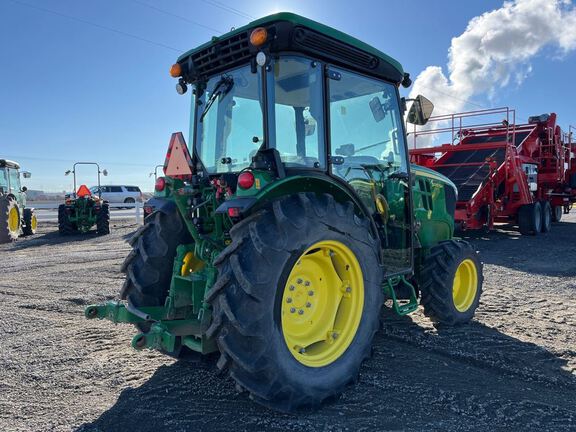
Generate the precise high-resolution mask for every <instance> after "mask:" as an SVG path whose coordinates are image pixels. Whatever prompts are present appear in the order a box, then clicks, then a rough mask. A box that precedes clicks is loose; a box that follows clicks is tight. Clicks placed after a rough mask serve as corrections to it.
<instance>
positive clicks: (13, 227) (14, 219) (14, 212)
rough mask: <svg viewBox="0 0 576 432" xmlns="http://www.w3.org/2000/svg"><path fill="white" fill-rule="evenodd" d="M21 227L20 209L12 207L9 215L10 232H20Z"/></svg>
mask: <svg viewBox="0 0 576 432" xmlns="http://www.w3.org/2000/svg"><path fill="white" fill-rule="evenodd" d="M19 227H20V215H19V214H18V209H17V208H16V207H12V208H11V209H10V212H9V213H8V228H9V229H10V231H18V228H19Z"/></svg>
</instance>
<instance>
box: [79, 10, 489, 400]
mask: <svg viewBox="0 0 576 432" xmlns="http://www.w3.org/2000/svg"><path fill="white" fill-rule="evenodd" d="M171 75H172V76H174V77H177V78H178V84H177V91H178V92H179V93H180V94H182V93H185V92H186V91H187V89H189V88H191V89H192V92H191V93H192V102H193V103H192V107H193V108H192V120H191V123H192V127H191V131H192V132H191V137H190V140H191V141H192V143H193V144H192V145H191V152H190V153H189V151H188V148H187V146H186V143H185V142H184V138H183V136H182V134H180V133H177V134H173V135H172V139H171V142H170V146H169V150H168V154H167V157H166V162H165V165H164V173H165V177H160V178H158V180H157V182H156V194H155V198H154V202H153V206H154V208H155V210H154V212H153V213H152V214H151V215H149V216H148V217H147V218H146V220H145V224H144V225H143V226H142V228H140V229H139V230H138V231H137V232H136V234H135V235H134V237H133V238H132V239H131V242H130V243H131V245H132V247H133V251H132V252H131V253H130V254H129V256H128V257H127V258H126V260H125V262H124V264H123V267H122V270H123V271H124V272H125V273H126V281H125V283H124V286H123V287H122V290H121V293H120V296H121V299H122V300H125V301H119V302H109V303H106V304H102V305H92V306H89V307H87V308H86V310H85V314H86V317H87V318H107V319H109V320H112V321H114V322H127V323H133V324H135V325H136V327H137V328H138V329H139V331H140V333H139V334H137V335H136V336H135V337H134V339H133V341H132V345H133V346H134V347H135V348H137V349H142V348H153V349H158V350H160V351H163V352H165V353H167V354H171V355H177V354H178V353H179V352H180V350H181V349H183V348H186V349H190V350H193V351H197V352H199V353H202V354H208V353H211V352H216V351H218V352H219V354H220V357H219V360H218V362H217V367H218V368H220V369H222V370H224V371H227V372H228V374H229V375H230V376H231V377H232V378H233V379H234V380H235V381H236V382H237V383H238V386H239V388H241V389H244V390H246V391H248V392H249V393H250V395H251V397H252V398H253V399H254V400H256V401H258V402H259V403H262V404H264V405H267V406H270V407H273V408H275V409H279V410H286V411H287V410H292V409H296V408H298V407H301V406H317V405H318V404H320V403H321V402H323V401H325V400H329V399H332V398H333V397H335V396H337V395H338V394H339V393H340V392H342V391H343V389H344V387H345V386H346V385H347V384H348V383H350V382H353V381H354V380H355V378H356V376H357V374H358V371H359V369H360V366H361V364H362V361H363V360H364V359H366V358H367V357H368V356H369V355H370V352H371V344H372V339H373V336H374V334H375V332H376V331H377V329H378V326H379V319H380V310H381V307H382V306H383V305H384V304H385V303H386V304H388V305H390V306H391V307H392V308H393V309H394V310H395V311H396V312H397V313H398V314H400V315H404V314H407V313H410V312H412V311H414V310H416V309H417V307H418V304H422V306H423V309H424V312H425V313H426V314H427V315H428V316H429V317H430V318H431V319H432V320H433V321H435V322H437V323H441V324H447V325H454V324H461V323H466V322H468V321H469V320H470V319H471V318H472V317H473V315H474V312H475V310H476V308H477V307H478V303H479V299H480V294H481V290H482V280H483V276H482V264H481V262H480V260H479V258H478V255H477V253H476V252H475V250H474V249H472V247H471V246H470V245H469V244H468V243H466V242H464V241H461V240H456V239H454V238H453V230H454V220H453V214H454V207H455V202H456V188H455V186H454V185H453V184H452V183H451V182H450V181H449V180H448V179H446V178H445V177H443V176H441V175H440V174H438V173H435V172H433V171H430V170H428V169H425V168H421V167H416V166H410V165H409V161H408V151H407V146H406V135H405V127H404V123H403V115H404V111H405V108H404V107H405V102H406V101H405V100H403V99H401V98H400V96H399V92H398V89H399V86H400V85H404V86H409V85H410V79H409V76H408V74H405V73H404V72H403V70H402V67H401V65H400V64H399V63H398V62H396V61H395V60H393V59H392V58H390V57H388V56H387V55H385V54H383V53H381V52H380V51H378V50H376V49H374V48H372V47H370V46H368V45H366V44H364V43H362V42H360V41H358V40H356V39H354V38H352V37H350V36H348V35H346V34H343V33H341V32H339V31H336V30H334V29H332V28H329V27H326V26H324V25H321V24H319V23H316V22H314V21H310V20H308V19H306V18H303V17H300V16H297V15H293V14H288V13H281V14H277V15H272V16H269V17H266V18H262V19H260V20H257V21H255V22H253V23H251V24H249V25H247V26H245V27H242V28H240V29H237V30H234V31H232V32H230V33H228V34H225V35H223V36H221V37H217V38H214V39H212V40H211V41H210V42H209V43H207V44H205V45H202V46H200V47H198V48H196V49H193V50H191V51H189V52H187V53H185V54H183V55H182V56H181V57H180V58H179V59H178V61H177V63H176V64H175V65H174V66H172V68H171ZM432 108H433V107H432V105H431V103H430V102H429V101H427V100H426V99H425V98H423V97H420V96H419V97H418V98H416V100H414V101H413V104H412V106H411V108H410V110H409V112H408V114H407V117H408V120H409V121H411V122H414V123H416V124H424V123H425V122H426V121H427V119H428V117H429V116H430V115H431V111H432Z"/></svg>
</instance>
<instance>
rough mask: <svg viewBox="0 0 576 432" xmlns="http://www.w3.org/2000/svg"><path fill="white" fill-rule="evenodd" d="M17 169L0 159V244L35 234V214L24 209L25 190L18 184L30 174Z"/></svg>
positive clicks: (12, 164)
mask: <svg viewBox="0 0 576 432" xmlns="http://www.w3.org/2000/svg"><path fill="white" fill-rule="evenodd" d="M19 169H20V165H18V164H17V163H16V162H13V161H9V160H6V159H0V243H9V242H11V241H14V240H16V239H17V238H18V237H19V236H20V234H23V235H31V234H35V233H36V227H37V225H38V222H37V220H36V214H35V213H34V209H33V208H30V207H26V191H27V188H26V186H21V184H20V176H21V175H22V177H24V178H30V176H31V174H30V173H29V172H27V171H22V172H20V171H19Z"/></svg>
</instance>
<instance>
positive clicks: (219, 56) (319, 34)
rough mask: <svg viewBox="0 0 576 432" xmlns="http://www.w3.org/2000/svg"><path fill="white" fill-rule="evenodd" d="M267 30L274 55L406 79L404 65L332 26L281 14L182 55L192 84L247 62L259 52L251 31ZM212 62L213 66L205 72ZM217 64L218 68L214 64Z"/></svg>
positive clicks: (393, 79) (254, 22)
mask: <svg viewBox="0 0 576 432" xmlns="http://www.w3.org/2000/svg"><path fill="white" fill-rule="evenodd" d="M256 27H265V28H267V30H269V33H271V36H272V37H271V39H272V40H271V41H270V43H269V44H268V48H267V49H269V50H270V51H271V52H277V51H299V52H300V51H301V52H304V53H308V54H311V55H314V56H315V57H318V58H320V59H323V60H326V61H328V62H331V63H335V64H344V65H345V66H349V67H352V68H353V69H359V70H363V71H364V70H366V72H367V73H371V74H373V75H377V76H383V77H384V78H386V79H388V80H391V81H394V82H396V83H400V82H401V81H402V79H403V78H404V70H403V68H402V65H401V64H400V63H399V62H398V61H397V60H395V59H393V58H392V57H390V56H388V55H386V54H384V53H383V52H382V51H380V50H377V49H376V48H374V47H372V46H370V45H368V44H367V43H365V42H362V41H360V40H358V39H356V38H354V37H352V36H350V35H348V34H346V33H343V32H341V31H339V30H336V29H334V28H332V27H329V26H326V25H324V24H320V23H318V22H316V21H313V20H311V19H308V18H305V17H303V16H300V15H297V14H294V13H290V12H280V13H277V14H273V15H268V16H266V17H263V18H260V19H258V20H255V21H252V22H251V23H249V24H247V25H245V26H242V27H240V28H238V29H235V30H232V31H230V32H228V33H225V34H223V35H222V36H217V37H216V36H215V37H213V38H212V40H211V41H210V42H207V43H205V44H203V45H200V46H199V47H197V48H194V49H191V50H189V51H187V52H186V53H184V54H182V55H181V56H180V57H179V58H178V63H180V64H181V65H183V66H184V68H183V69H184V70H185V75H184V76H185V77H186V73H187V75H188V76H187V78H188V81H189V82H193V81H195V80H196V79H198V78H200V77H202V76H204V77H205V76H206V75H210V74H213V73H217V72H218V71H219V70H224V69H228V68H230V67H231V66H233V65H234V64H235V63H241V62H245V61H246V60H247V59H248V58H249V57H250V56H252V55H254V54H255V53H256V52H257V51H258V50H259V49H257V48H254V47H252V46H251V45H250V44H249V42H248V41H249V34H248V33H249V30H252V29H254V28H256ZM208 62H210V63H211V64H210V66H211V67H208V68H205V69H207V70H198V69H202V68H203V66H205V65H207V63H208ZM214 63H216V65H214Z"/></svg>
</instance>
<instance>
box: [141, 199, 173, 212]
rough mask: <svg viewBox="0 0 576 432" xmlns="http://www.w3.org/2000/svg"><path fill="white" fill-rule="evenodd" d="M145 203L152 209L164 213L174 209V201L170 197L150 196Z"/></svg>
mask: <svg viewBox="0 0 576 432" xmlns="http://www.w3.org/2000/svg"><path fill="white" fill-rule="evenodd" d="M147 205H148V206H150V207H152V208H153V209H154V211H159V212H162V213H164V214H166V215H169V214H172V213H174V212H175V211H176V203H175V202H174V200H171V199H166V198H157V197H152V198H150V199H149V200H148V202H147Z"/></svg>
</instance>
